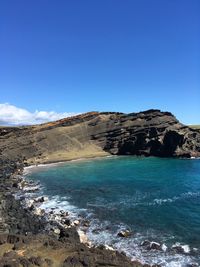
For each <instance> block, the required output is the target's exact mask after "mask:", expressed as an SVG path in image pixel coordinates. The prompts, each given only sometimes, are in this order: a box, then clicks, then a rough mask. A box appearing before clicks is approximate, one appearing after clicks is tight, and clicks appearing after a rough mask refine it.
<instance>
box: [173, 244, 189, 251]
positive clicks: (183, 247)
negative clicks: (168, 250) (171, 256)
mask: <svg viewBox="0 0 200 267" xmlns="http://www.w3.org/2000/svg"><path fill="white" fill-rule="evenodd" d="M172 250H175V251H176V253H181V254H182V253H183V254H188V253H190V247H189V246H188V245H181V244H180V243H178V242H177V243H175V244H174V245H173V246H172Z"/></svg>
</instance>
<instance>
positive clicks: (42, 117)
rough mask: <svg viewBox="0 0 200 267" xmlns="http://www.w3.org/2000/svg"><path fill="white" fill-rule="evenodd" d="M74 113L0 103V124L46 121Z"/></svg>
mask: <svg viewBox="0 0 200 267" xmlns="http://www.w3.org/2000/svg"><path fill="white" fill-rule="evenodd" d="M73 115H76V113H73V112H64V113H57V112H55V111H38V110H36V111H35V112H30V111H28V110H26V109H23V108H19V107H16V106H14V105H10V104H8V103H4V104H0V125H30V124H40V123H44V122H48V121H54V120H59V119H62V118H65V117H70V116H73Z"/></svg>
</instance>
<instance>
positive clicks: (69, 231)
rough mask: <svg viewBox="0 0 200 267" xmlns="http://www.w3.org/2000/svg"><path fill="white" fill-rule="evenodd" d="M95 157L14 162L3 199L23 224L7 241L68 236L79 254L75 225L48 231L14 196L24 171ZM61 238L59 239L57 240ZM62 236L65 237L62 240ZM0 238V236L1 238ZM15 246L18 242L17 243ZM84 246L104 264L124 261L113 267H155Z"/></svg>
mask: <svg viewBox="0 0 200 267" xmlns="http://www.w3.org/2000/svg"><path fill="white" fill-rule="evenodd" d="M109 157H113V156H112V155H111V156H109ZM114 157H116V156H114ZM98 158H102V157H97V158H94V157H93V158H81V159H76V160H68V161H65V162H56V163H50V164H42V165H39V166H38V165H32V166H24V164H23V163H19V164H17V163H15V164H14V163H13V164H14V169H12V170H11V171H10V173H8V171H7V173H6V174H7V175H6V177H5V180H7V182H8V185H7V188H6V194H5V196H6V197H7V195H9V196H10V198H11V206H13V205H16V203H17V208H16V210H15V214H14V215H15V216H16V218H15V219H17V220H19V222H20V221H21V220H22V217H23V216H24V218H25V224H24V225H22V226H21V229H18V227H17V230H16V229H15V226H14V228H13V229H12V227H13V226H11V229H10V231H7V232H4V233H6V234H7V235H8V237H7V239H9V236H10V234H12V235H17V236H20V238H26V237H25V236H28V238H29V239H30V240H32V239H33V240H34V242H35V239H36V240H37V239H38V235H41V234H42V235H44V236H43V237H42V240H43V241H44V240H46V239H49V238H50V239H51V240H54V241H55V242H57V241H59V242H60V240H61V241H62V240H63V238H64V239H65V240H66V236H69V237H70V240H71V243H72V244H73V245H75V247H76V248H75V249H74V251H78V250H77V248H78V247H81V246H82V245H83V246H85V244H83V243H81V242H80V235H79V236H78V229H77V226H76V225H73V226H72V227H70V228H68V227H66V228H65V229H62V227H61V226H60V225H59V224H58V222H57V221H53V224H52V226H53V228H52V229H50V228H49V227H48V224H49V222H48V220H47V219H45V218H44V216H40V214H34V213H33V210H32V209H30V207H29V208H27V207H25V206H23V204H22V202H21V200H19V199H15V198H14V196H13V195H14V194H17V193H19V191H20V190H21V189H20V188H19V184H20V183H21V182H23V177H24V176H23V175H24V171H25V170H26V169H27V170H29V169H30V170H31V169H33V168H36V169H37V168H40V167H50V166H57V165H60V164H65V163H66V162H74V161H82V160H88V159H98ZM25 175H26V174H25ZM1 182H2V181H1ZM25 182H26V180H25ZM0 185H1V186H2V184H0ZM8 191H9V192H8ZM24 193H26V192H24ZM20 212H22V215H21V217H20V218H18V217H19V215H20ZM0 215H1V214H0ZM9 216H10V215H9ZM67 216H68V215H67ZM0 217H1V216H0ZM24 218H23V219H24ZM27 218H28V219H27ZM31 224H32V228H30V229H29V227H30V225H31ZM44 228H45V229H44ZM52 230H53V231H52ZM54 230H55V231H54ZM79 234H80V233H79ZM81 234H82V233H81ZM60 235H61V236H62V237H60ZM63 235H64V237H63ZM0 237H1V235H0ZM81 238H83V241H84V242H86V243H87V239H86V236H85V234H84V235H82V237H81ZM0 241H1V238H0ZM16 243H18V242H16ZM16 243H14V246H16ZM58 246H60V244H58ZM61 246H64V245H63V244H62V245H61ZM85 247H86V248H87V250H88V251H91V253H92V256H91V257H92V258H93V257H96V256H95V255H99V253H100V254H102V256H103V257H104V258H105V261H107V260H109V257H110V255H109V254H111V253H112V257H115V258H116V259H115V260H116V261H117V262H118V260H119V261H120V262H121V259H123V262H125V263H124V265H121V263H120V264H119V265H117V264H118V263H116V266H119V267H121V266H127V267H129V266H130V267H131V266H135V267H136V266H146V267H148V266H154V265H149V264H144V263H142V261H138V260H137V261H131V259H130V258H128V257H127V256H126V255H125V254H124V253H122V252H118V250H116V249H115V250H113V248H111V247H109V246H107V247H106V246H100V247H88V246H85ZM86 248H85V249H86ZM113 253H114V254H113ZM113 255H114V256H113ZM77 257H78V256H77ZM12 258H13V256H12V257H11V259H12ZM93 261H94V259H93ZM0 263H1V254H0ZM41 266H43V265H41ZM58 266H62V265H58ZM67 266H68V265H67ZM69 266H70V265H69ZM83 266H87V265H83ZM88 266H89V267H92V266H96V265H92V264H91V265H88ZM97 266H98V265H97ZM105 266H110V265H105ZM156 266H157V267H158V266H161V265H156ZM188 266H189V265H188ZM194 266H198V265H194Z"/></svg>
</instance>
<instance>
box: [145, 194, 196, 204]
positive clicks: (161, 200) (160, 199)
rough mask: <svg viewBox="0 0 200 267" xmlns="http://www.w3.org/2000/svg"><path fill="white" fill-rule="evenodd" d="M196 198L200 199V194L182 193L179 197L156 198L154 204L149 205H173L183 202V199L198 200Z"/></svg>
mask: <svg viewBox="0 0 200 267" xmlns="http://www.w3.org/2000/svg"><path fill="white" fill-rule="evenodd" d="M196 197H200V192H190V191H189V192H186V193H182V194H180V195H179V196H174V197H172V198H166V199H165V198H164V199H163V198H155V199H154V200H153V202H151V203H149V205H157V204H158V205H162V204H165V203H172V202H175V201H178V200H183V199H188V198H196Z"/></svg>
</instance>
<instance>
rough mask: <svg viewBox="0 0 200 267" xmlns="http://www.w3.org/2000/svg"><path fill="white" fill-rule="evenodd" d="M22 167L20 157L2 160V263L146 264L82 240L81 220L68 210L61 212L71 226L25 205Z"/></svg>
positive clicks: (45, 264) (0, 261)
mask: <svg viewBox="0 0 200 267" xmlns="http://www.w3.org/2000/svg"><path fill="white" fill-rule="evenodd" d="M23 168H24V164H23V163H22V162H20V161H18V162H12V161H9V160H3V161H2V160H1V179H0V192H1V194H0V203H1V205H0V207H1V209H0V219H1V221H0V223H1V224H0V226H1V228H0V266H77V267H79V266H91V267H92V266H125V267H126V266H127V267H129V266H130V267H131V266H143V265H142V264H140V263H139V262H137V263H134V262H131V261H130V259H128V258H127V257H126V255H125V254H123V253H119V252H117V251H114V250H110V249H109V250H108V248H106V247H104V246H101V247H97V248H95V247H89V244H84V243H81V241H84V240H80V235H79V234H78V232H77V229H76V223H77V225H78V224H79V222H78V221H77V222H73V225H72V224H71V223H70V221H69V220H68V219H67V217H68V215H67V214H61V217H62V218H65V217H66V218H65V224H66V226H68V227H63V226H62V224H61V223H58V222H57V221H56V220H52V221H49V220H47V219H46V217H45V216H41V215H42V214H41V213H40V212H38V213H37V212H36V211H37V210H36V209H35V208H34V209H35V210H34V212H33V206H32V204H31V203H29V204H27V205H24V204H23V199H22V198H19V199H17V198H16V197H15V195H16V194H17V193H19V190H21V185H23V186H26V185H25V181H24V180H23V179H22V176H21V175H22V173H23ZM29 186H30V184H29ZM37 201H39V202H40V201H45V199H42V198H41V199H38V200H37ZM38 211H39V209H38ZM86 223H87V222H85V226H86ZM69 226H70V227H69ZM84 242H85V241H84ZM55 253H57V256H56V258H55Z"/></svg>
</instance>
